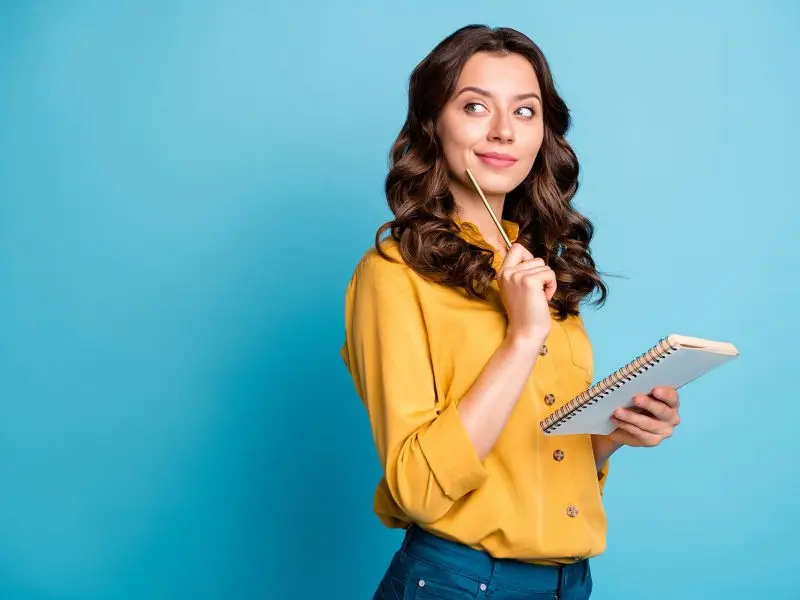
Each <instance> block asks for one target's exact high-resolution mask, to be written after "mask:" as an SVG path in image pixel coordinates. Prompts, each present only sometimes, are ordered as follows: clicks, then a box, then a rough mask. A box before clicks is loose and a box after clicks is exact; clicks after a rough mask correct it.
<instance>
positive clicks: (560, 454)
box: [553, 450, 564, 461]
mask: <svg viewBox="0 0 800 600" xmlns="http://www.w3.org/2000/svg"><path fill="white" fill-rule="evenodd" d="M553 458H554V459H555V460H559V461H560V460H564V451H563V450H556V451H555V452H553Z"/></svg>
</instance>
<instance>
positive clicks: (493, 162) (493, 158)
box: [475, 152, 517, 169]
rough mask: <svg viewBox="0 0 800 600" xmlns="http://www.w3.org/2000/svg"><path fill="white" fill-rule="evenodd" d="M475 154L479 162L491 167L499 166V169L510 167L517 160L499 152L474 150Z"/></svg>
mask: <svg viewBox="0 0 800 600" xmlns="http://www.w3.org/2000/svg"><path fill="white" fill-rule="evenodd" d="M475 155H476V156H477V157H478V158H479V159H481V162H483V163H485V164H487V165H490V166H492V167H499V168H501V169H502V168H505V167H510V166H512V165H514V163H516V162H517V159H516V158H514V157H513V156H509V155H508V154H500V153H499V152H484V153H480V154H479V153H477V152H476V153H475Z"/></svg>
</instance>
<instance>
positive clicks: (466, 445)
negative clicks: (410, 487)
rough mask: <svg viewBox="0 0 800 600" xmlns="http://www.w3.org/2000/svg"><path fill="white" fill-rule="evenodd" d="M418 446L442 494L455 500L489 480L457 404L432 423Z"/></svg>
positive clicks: (421, 437)
mask: <svg viewBox="0 0 800 600" xmlns="http://www.w3.org/2000/svg"><path fill="white" fill-rule="evenodd" d="M419 445H420V449H421V450H422V453H423V454H424V455H425V460H427V461H428V466H430V469H431V472H432V473H433V476H434V477H435V478H436V481H437V482H438V484H439V486H440V487H441V488H442V491H443V492H444V493H445V495H446V496H447V497H449V498H450V499H451V500H453V501H456V500H458V499H459V498H461V497H462V496H464V495H465V494H467V493H468V492H471V491H472V490H475V489H477V488H479V487H480V486H481V485H482V484H483V482H484V481H486V479H487V478H488V477H489V473H488V471H487V470H486V468H485V467H484V466H483V463H481V460H480V458H479V457H478V453H477V451H476V450H475V446H474V445H473V444H472V440H471V439H470V438H469V435H468V434H467V430H466V429H465V428H464V423H463V421H462V420H461V415H460V414H459V412H458V407H457V406H456V404H451V405H450V406H448V407H447V408H446V409H445V410H444V411H443V412H442V413H441V414H440V415H439V416H438V417H437V418H436V420H434V421H433V423H431V425H430V427H428V429H427V430H426V431H425V432H424V433H423V434H422V435H421V436H420V437H419Z"/></svg>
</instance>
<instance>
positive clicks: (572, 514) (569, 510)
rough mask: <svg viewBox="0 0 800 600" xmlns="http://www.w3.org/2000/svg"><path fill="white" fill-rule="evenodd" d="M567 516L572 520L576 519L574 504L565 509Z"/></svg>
mask: <svg viewBox="0 0 800 600" xmlns="http://www.w3.org/2000/svg"><path fill="white" fill-rule="evenodd" d="M567 516H569V517H572V518H575V517H577V516H578V507H577V506H575V505H574V504H570V505H569V506H568V507H567Z"/></svg>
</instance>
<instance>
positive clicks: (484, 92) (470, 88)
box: [455, 85, 542, 102]
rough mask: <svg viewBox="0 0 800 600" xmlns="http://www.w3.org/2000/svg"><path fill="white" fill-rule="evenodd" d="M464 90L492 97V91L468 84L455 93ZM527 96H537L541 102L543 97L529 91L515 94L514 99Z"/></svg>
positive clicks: (521, 98)
mask: <svg viewBox="0 0 800 600" xmlns="http://www.w3.org/2000/svg"><path fill="white" fill-rule="evenodd" d="M464 92H475V93H476V94H480V95H481V96H486V97H487V98H492V93H491V92H489V91H488V90H484V89H483V88H479V87H475V86H474V85H468V86H466V87H463V88H461V89H460V90H459V92H458V93H457V94H456V95H455V97H456V98H457V97H458V96H460V95H461V94H463V93H464ZM527 98H536V99H537V100H538V101H539V102H541V101H542V99H541V98H539V94H537V93H536V92H528V93H527V94H519V95H517V96H514V100H525V99H527Z"/></svg>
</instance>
